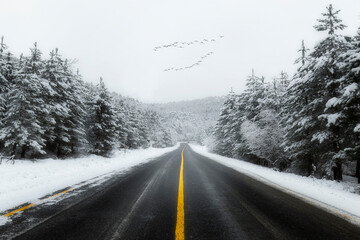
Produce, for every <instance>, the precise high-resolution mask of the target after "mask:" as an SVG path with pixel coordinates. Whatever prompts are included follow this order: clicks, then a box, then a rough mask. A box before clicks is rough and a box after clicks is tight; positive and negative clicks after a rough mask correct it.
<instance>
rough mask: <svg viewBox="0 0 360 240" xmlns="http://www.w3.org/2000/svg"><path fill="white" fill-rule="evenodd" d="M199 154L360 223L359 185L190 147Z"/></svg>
mask: <svg viewBox="0 0 360 240" xmlns="http://www.w3.org/2000/svg"><path fill="white" fill-rule="evenodd" d="M190 147H191V148H192V149H193V150H194V151H195V152H197V153H199V154H201V155H204V156H206V157H208V158H210V159H212V160H214V161H216V162H218V163H221V164H223V165H225V166H227V167H230V168H233V169H234V170H236V171H239V172H241V173H244V174H246V175H248V176H251V177H253V178H256V179H258V180H260V181H262V182H265V183H266V184H269V185H271V186H274V187H277V188H279V189H281V190H282V191H285V192H288V193H290V194H293V195H295V196H297V197H299V198H301V199H303V200H305V201H307V202H309V203H311V204H315V205H318V206H320V207H322V208H323V209H325V210H327V211H330V212H332V213H334V214H336V215H338V216H340V217H342V218H345V219H346V220H348V221H351V222H353V223H355V224H360V195H358V194H356V189H355V188H358V185H356V184H355V183H351V182H336V181H331V180H325V179H316V178H310V177H303V176H298V175H295V174H292V173H283V172H278V171H275V170H273V169H270V168H266V167H261V166H258V165H255V164H252V163H248V162H245V161H241V160H238V159H232V158H227V157H223V156H220V155H217V154H213V153H209V152H208V150H207V148H206V147H203V146H198V145H193V144H190Z"/></svg>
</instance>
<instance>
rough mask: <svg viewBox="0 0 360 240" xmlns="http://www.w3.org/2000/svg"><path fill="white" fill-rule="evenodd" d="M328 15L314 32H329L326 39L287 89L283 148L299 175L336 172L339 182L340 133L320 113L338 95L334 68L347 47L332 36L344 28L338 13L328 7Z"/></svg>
mask: <svg viewBox="0 0 360 240" xmlns="http://www.w3.org/2000/svg"><path fill="white" fill-rule="evenodd" d="M327 11H328V12H327V13H324V14H323V16H325V17H326V19H323V20H318V21H319V22H320V24H319V25H317V26H315V29H317V30H318V31H327V30H328V31H329V32H328V33H329V35H328V37H327V38H326V39H324V40H323V41H321V42H320V43H319V44H318V45H317V46H315V49H314V51H312V52H311V54H310V59H309V61H308V62H307V63H305V64H304V65H303V66H302V67H300V68H299V70H298V73H297V74H296V75H295V80H294V84H292V86H291V88H290V89H289V91H290V92H291V95H292V96H291V97H290V98H289V100H288V102H287V104H288V105H289V106H288V109H290V112H289V113H290V117H288V120H287V124H288V126H289V127H288V134H287V141H286V144H287V149H288V150H289V152H290V153H291V157H292V159H293V164H295V165H297V167H298V168H300V169H302V170H301V172H302V173H304V174H306V175H310V174H313V173H314V169H315V168H316V169H317V170H319V174H322V175H324V174H325V175H329V170H330V169H335V171H336V174H335V178H338V179H341V174H340V172H341V160H338V159H334V158H333V156H334V155H336V152H337V151H339V148H340V147H339V145H340V144H341V142H340V138H339V129H338V128H333V129H331V130H330V129H329V125H330V124H331V121H332V120H333V117H334V116H331V115H324V114H323V113H324V110H325V108H326V106H325V105H326V102H327V101H328V100H329V99H330V98H332V97H333V96H336V94H337V92H336V89H337V88H338V86H339V83H338V81H337V79H338V78H339V76H341V75H342V72H341V70H340V69H339V68H338V66H337V61H338V56H339V55H340V54H341V53H343V52H344V51H346V49H347V48H348V46H349V43H348V41H347V39H346V38H344V37H343V36H340V35H336V34H335V31H336V30H341V29H343V28H344V27H345V26H344V25H342V24H341V20H340V19H338V18H337V14H338V13H339V11H334V9H333V8H332V6H331V5H330V6H329V7H328V8H327ZM328 159H332V161H328Z"/></svg>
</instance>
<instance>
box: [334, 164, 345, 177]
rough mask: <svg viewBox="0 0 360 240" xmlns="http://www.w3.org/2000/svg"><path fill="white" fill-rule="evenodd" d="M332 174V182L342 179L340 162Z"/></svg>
mask: <svg viewBox="0 0 360 240" xmlns="http://www.w3.org/2000/svg"><path fill="white" fill-rule="evenodd" d="M333 172H334V180H336V181H342V180H343V177H342V163H341V162H337V163H336V166H334V167H333Z"/></svg>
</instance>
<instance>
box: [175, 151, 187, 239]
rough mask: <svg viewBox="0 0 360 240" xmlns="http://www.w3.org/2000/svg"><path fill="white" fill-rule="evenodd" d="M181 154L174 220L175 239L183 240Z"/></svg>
mask: <svg viewBox="0 0 360 240" xmlns="http://www.w3.org/2000/svg"><path fill="white" fill-rule="evenodd" d="M185 148H186V146H185V147H184V149H183V150H182V152H181V167H180V177H179V193H178V205H177V218H176V231H175V239H176V240H184V239H185V234H184V228H185V213H184V181H183V179H184V177H183V175H184V174H183V173H184V150H185Z"/></svg>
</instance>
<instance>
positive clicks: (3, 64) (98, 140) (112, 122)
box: [0, 37, 173, 158]
mask: <svg viewBox="0 0 360 240" xmlns="http://www.w3.org/2000/svg"><path fill="white" fill-rule="evenodd" d="M0 44H1V45H0V153H1V154H3V155H15V157H16V158H40V157H48V156H50V157H67V156H75V155H80V154H85V153H94V154H98V155H102V156H109V155H110V154H111V152H112V151H113V150H115V149H118V148H145V147H148V146H150V144H152V145H154V146H157V147H166V146H170V145H173V141H172V139H171V137H170V136H169V133H168V130H166V129H164V128H162V127H161V125H160V120H159V116H158V115H157V114H156V113H154V112H151V111H145V110H139V109H137V108H136V107H135V106H132V105H131V104H128V103H127V102H126V101H125V98H123V97H122V96H121V95H119V94H115V93H113V94H111V93H110V92H109V91H108V90H107V88H106V86H105V84H104V81H103V80H102V79H101V78H100V82H99V84H97V85H93V84H90V83H86V82H84V81H83V79H82V76H81V75H80V73H79V71H78V70H77V71H74V70H73V62H72V61H70V60H68V59H64V58H62V56H61V55H60V53H59V51H58V49H55V50H53V51H51V52H50V54H49V57H48V58H47V59H42V53H41V51H40V50H39V48H38V46H37V43H35V44H34V46H33V47H32V48H31V49H30V54H29V56H24V55H22V54H21V55H20V56H19V57H16V56H14V55H13V54H12V53H11V52H10V51H9V50H8V47H7V46H6V44H5V43H4V37H2V38H1V43H0ZM159 135H160V136H163V137H159Z"/></svg>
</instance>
